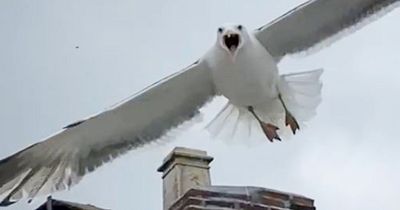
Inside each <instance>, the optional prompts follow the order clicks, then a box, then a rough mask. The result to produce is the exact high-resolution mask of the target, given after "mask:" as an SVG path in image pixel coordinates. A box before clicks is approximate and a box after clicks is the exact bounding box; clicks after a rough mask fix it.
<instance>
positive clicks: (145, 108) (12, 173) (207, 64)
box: [0, 0, 398, 206]
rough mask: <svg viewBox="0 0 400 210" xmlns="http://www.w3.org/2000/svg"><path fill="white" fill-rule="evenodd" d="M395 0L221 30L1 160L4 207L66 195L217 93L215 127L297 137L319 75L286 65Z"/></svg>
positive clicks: (331, 6) (339, 4)
mask: <svg viewBox="0 0 400 210" xmlns="http://www.w3.org/2000/svg"><path fill="white" fill-rule="evenodd" d="M397 2H398V1H397V0H353V1H349V0H311V1H308V2H305V3H304V4H302V5H300V6H298V7H296V8H295V9H293V10H291V11H289V12H288V13H286V14H284V15H283V16H281V17H279V18H277V19H276V20H274V21H272V22H271V23H269V24H267V25H265V26H262V27H261V28H258V29H256V30H254V31H250V30H248V29H247V28H246V27H244V26H243V25H240V24H229V25H224V26H221V27H220V28H218V29H217V30H216V34H217V39H216V42H215V44H214V45H213V46H212V47H211V48H210V49H209V51H207V52H206V53H205V54H204V55H203V56H202V57H201V58H200V59H199V60H197V61H196V62H194V63H193V64H192V65H190V66H189V67H187V68H185V69H183V70H181V71H178V72H177V73H175V74H172V75H170V76H168V77H166V78H164V79H161V80H160V81H158V82H156V83H155V84H153V85H151V86H150V87H147V88H145V89H144V90H142V91H140V92H139V93H137V94H135V95H134V96H133V97H131V98H129V99H127V100H125V101H122V102H121V103H119V104H117V105H116V106H114V107H111V108H110V109H108V110H106V111H104V112H102V113H100V114H97V115H94V116H91V117H88V118H86V119H83V120H79V121H76V122H74V123H72V124H69V125H67V126H65V127H64V128H63V129H62V130H61V131H60V132H58V133H56V134H54V135H51V136H50V137H48V138H46V139H44V140H43V141H41V142H39V143H36V144H34V145H31V146H29V147H27V148H25V149H23V150H21V151H19V152H17V153H15V154H13V155H11V156H9V157H7V158H5V159H2V160H0V197H1V198H2V199H1V200H0V206H8V205H11V204H13V203H15V202H18V201H20V200H21V199H26V198H27V199H33V198H35V197H37V196H40V195H48V194H51V193H53V192H56V191H61V190H65V189H69V188H70V187H71V186H73V185H75V184H77V183H78V182H79V181H80V180H81V179H82V177H83V176H84V175H86V174H88V173H89V172H92V171H94V170H95V169H96V168H98V167H99V166H101V165H103V164H104V163H106V162H109V161H111V160H112V159H114V158H116V157H118V156H120V155H122V154H124V153H126V152H128V151H130V150H133V149H137V148H139V147H141V146H143V145H146V144H149V143H150V142H153V141H156V140H158V139H160V138H161V137H162V136H164V135H165V134H166V133H167V132H168V131H170V130H171V129H173V128H176V127H177V126H179V125H181V124H182V123H184V122H186V121H188V120H190V119H192V118H193V117H195V116H196V115H197V114H199V109H200V108H201V107H203V106H204V105H205V104H206V103H207V102H208V101H210V100H211V99H212V98H214V97H215V96H218V95H222V96H224V97H226V98H227V99H228V103H227V105H226V106H225V107H224V108H223V109H222V110H221V112H220V113H218V114H217V115H216V117H215V118H214V119H213V120H212V121H211V123H210V127H215V126H216V125H220V124H221V122H222V124H224V120H225V119H226V118H227V117H228V118H229V115H231V113H232V110H237V111H239V112H241V113H246V114H247V115H249V116H251V117H252V118H253V119H254V120H255V121H256V122H257V123H258V127H259V129H260V130H261V131H262V132H263V133H264V134H265V136H266V139H268V140H269V141H274V140H281V136H280V135H279V133H278V131H279V130H280V129H285V128H288V129H289V131H290V132H291V133H293V134H295V133H296V132H297V131H298V130H299V129H300V126H301V124H302V123H303V122H305V121H307V120H309V119H310V117H312V116H313V115H314V114H315V109H316V107H317V106H318V104H319V101H320V91H321V82H320V81H319V78H320V75H321V73H322V70H312V71H307V72H300V73H294V74H287V75H279V72H278V67H277V64H278V63H279V61H280V60H281V59H282V58H283V57H285V56H287V55H291V54H296V53H300V52H306V51H308V50H310V49H313V48H315V46H318V45H319V44H321V43H323V41H324V42H325V41H329V40H331V41H332V40H333V39H334V38H337V37H336V36H337V35H340V34H343V32H346V31H349V30H348V29H349V28H353V29H354V28H356V29H357V28H359V27H360V26H361V25H363V24H364V25H365V23H367V22H366V21H365V20H367V19H366V17H369V16H371V15H373V14H374V16H376V15H377V14H378V15H379V14H380V15H383V14H385V13H387V12H389V11H390V10H392V9H394V8H395V5H397V4H395V3H397ZM352 31H354V30H352Z"/></svg>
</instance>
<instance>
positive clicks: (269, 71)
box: [204, 33, 322, 139]
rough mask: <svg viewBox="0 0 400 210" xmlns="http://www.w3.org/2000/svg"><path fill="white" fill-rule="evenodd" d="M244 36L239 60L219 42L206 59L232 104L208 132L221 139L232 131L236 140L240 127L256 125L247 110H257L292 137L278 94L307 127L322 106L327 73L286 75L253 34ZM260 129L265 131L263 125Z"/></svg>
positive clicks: (260, 115)
mask: <svg viewBox="0 0 400 210" xmlns="http://www.w3.org/2000/svg"><path fill="white" fill-rule="evenodd" d="M242 38H243V42H244V44H243V45H242V46H241V48H240V49H238V52H237V55H236V56H235V57H233V56H231V55H230V54H229V53H228V52H227V51H226V50H225V49H224V48H222V47H220V45H219V43H218V42H217V43H216V44H215V46H214V47H213V48H211V50H210V51H209V52H208V53H207V54H206V56H205V57H204V59H205V61H206V63H207V64H208V65H209V68H210V70H211V73H212V78H213V80H214V85H215V88H216V90H217V92H218V94H220V95H223V96H225V97H226V98H227V99H228V100H229V102H228V104H227V105H226V106H225V107H224V108H223V109H222V110H221V112H220V113H219V114H218V115H217V116H216V117H215V118H214V119H213V120H212V121H211V122H210V124H209V125H208V126H207V128H208V131H210V133H211V134H212V135H213V136H215V135H219V133H220V132H221V131H222V130H226V128H227V127H229V131H225V132H227V133H230V134H229V135H230V137H229V138H231V136H232V135H231V134H232V133H238V132H237V131H236V130H238V129H240V127H241V126H240V125H239V124H242V125H243V126H244V127H249V126H250V127H251V125H252V124H254V122H255V118H254V116H252V115H251V114H250V112H249V111H248V110H247V108H248V107H249V106H252V107H253V108H254V111H255V112H256V113H257V115H258V116H259V118H260V119H262V120H263V121H264V122H268V123H272V124H274V125H276V126H278V127H279V128H280V129H281V132H280V133H281V135H284V136H285V137H287V135H286V134H287V133H288V132H289V131H290V130H289V129H288V128H287V127H286V125H285V121H284V120H285V112H284V107H283V104H282V102H281V101H280V100H279V97H278V95H279V94H280V95H281V96H282V99H283V101H284V102H285V105H286V107H288V108H289V111H290V112H291V113H292V114H293V115H294V116H295V117H296V118H297V120H298V122H299V123H300V124H303V122H304V121H306V120H308V119H310V118H311V117H312V116H313V115H314V114H315V110H316V107H317V106H318V104H319V102H320V90H321V84H320V82H319V77H320V75H321V73H322V71H321V70H315V71H309V72H302V73H296V74H289V75H282V76H281V75H279V72H278V67H277V63H276V61H275V60H274V58H273V57H272V56H271V54H270V53H269V52H268V51H267V50H266V48H265V47H264V46H263V45H262V44H261V43H260V42H259V41H258V40H257V38H256V37H255V36H254V35H253V34H251V33H242ZM229 124H233V126H229ZM243 126H242V127H243ZM250 130H251V129H250ZM257 130H258V131H257V132H259V133H260V132H261V131H260V128H259V126H258V128H257ZM239 132H240V131H239ZM250 135H252V134H251V133H250ZM229 138H228V139H229Z"/></svg>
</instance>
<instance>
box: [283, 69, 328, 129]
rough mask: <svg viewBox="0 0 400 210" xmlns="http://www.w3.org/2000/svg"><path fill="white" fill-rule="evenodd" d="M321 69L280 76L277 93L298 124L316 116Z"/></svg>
mask: <svg viewBox="0 0 400 210" xmlns="http://www.w3.org/2000/svg"><path fill="white" fill-rule="evenodd" d="M322 72H323V70H322V69H316V70H312V71H306V72H300V73H293V74H285V75H282V76H281V80H280V83H279V92H280V93H281V96H282V99H283V101H284V103H285V105H286V107H287V109H288V110H289V111H290V113H291V114H292V115H293V116H294V117H295V118H296V119H297V121H299V123H300V124H303V123H304V122H306V121H308V120H310V119H311V118H312V117H314V116H315V114H316V109H317V107H318V105H319V104H320V103H321V88H322V83H321V81H320V77H321V74H322Z"/></svg>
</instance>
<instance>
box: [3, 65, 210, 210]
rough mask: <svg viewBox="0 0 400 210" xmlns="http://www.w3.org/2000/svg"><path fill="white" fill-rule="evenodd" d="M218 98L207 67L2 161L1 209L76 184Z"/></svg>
mask: <svg viewBox="0 0 400 210" xmlns="http://www.w3.org/2000/svg"><path fill="white" fill-rule="evenodd" d="M214 95H215V91H214V85H213V81H212V78H211V77H210V70H209V69H208V67H207V65H206V63H205V62H202V61H200V62H196V63H195V64H193V65H192V66H189V67H188V68H186V69H184V70H182V71H180V72H178V73H176V74H173V75H171V76H169V77H167V78H165V79H162V80H160V81H159V82H157V83H155V84H153V85H151V86H150V87H148V88H146V89H145V90H143V91H141V92H139V93H138V94H136V95H134V96H133V97H131V98H129V99H127V100H125V101H123V102H121V103H119V104H117V105H116V106H114V107H112V108H110V109H109V110H107V111H105V112H102V113H100V114H98V115H95V116H93V117H90V118H87V119H86V120H80V121H77V122H76V123H73V124H70V125H68V126H66V127H65V128H64V129H63V130H62V131H61V132H59V133H57V134H55V135H53V136H51V137H49V138H47V139H45V140H44V141H42V142H40V143H37V144H34V145H32V146H30V147H28V148H26V149H24V150H22V151H20V152H18V153H16V154H14V155H11V156H10V157H8V158H5V159H3V160H0V197H4V199H3V201H2V202H1V203H0V206H7V205H10V204H12V203H14V202H16V201H18V200H20V199H22V198H33V197H35V196H36V195H44V194H50V193H52V192H54V191H59V190H64V189H65V188H68V187H70V186H73V185H74V184H76V183H78V182H79V181H80V179H81V178H82V177H83V176H84V175H85V174H87V173H89V172H91V171H93V170H95V169H96V168H98V167H99V166H101V165H102V164H104V163H105V162H108V161H110V160H112V159H114V158H116V157H118V156H119V155H121V154H124V153H125V152H127V151H129V150H132V149H135V148H138V147H140V146H142V145H145V144H148V143H150V142H152V141H155V140H157V139H158V138H160V137H161V136H163V135H164V134H165V133H166V132H168V131H169V130H171V129H173V128H175V127H177V126H178V125H180V124H182V123H183V122H185V121H187V120H190V119H191V118H193V117H194V116H195V115H196V114H198V113H199V108H201V107H202V106H203V105H204V104H205V103H206V102H207V101H208V100H209V99H211V98H212V97H213V96H214Z"/></svg>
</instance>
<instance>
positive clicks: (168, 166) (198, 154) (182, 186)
mask: <svg viewBox="0 0 400 210" xmlns="http://www.w3.org/2000/svg"><path fill="white" fill-rule="evenodd" d="M212 160H213V157H210V156H208V155H207V152H205V151H202V150H194V149H188V148H183V147H176V148H175V149H174V150H173V151H172V152H171V153H170V154H169V155H168V156H167V157H166V158H164V161H163V164H162V165H161V166H160V167H159V168H158V170H157V171H158V172H162V173H163V175H162V178H163V198H164V204H163V209H164V210H168V209H169V208H170V206H171V205H172V204H173V203H174V202H175V201H176V200H178V199H179V198H180V197H181V196H183V195H184V194H185V192H186V191H188V190H190V189H192V188H196V187H205V186H211V180H210V172H209V168H210V167H209V164H210V162H211V161H212Z"/></svg>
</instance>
